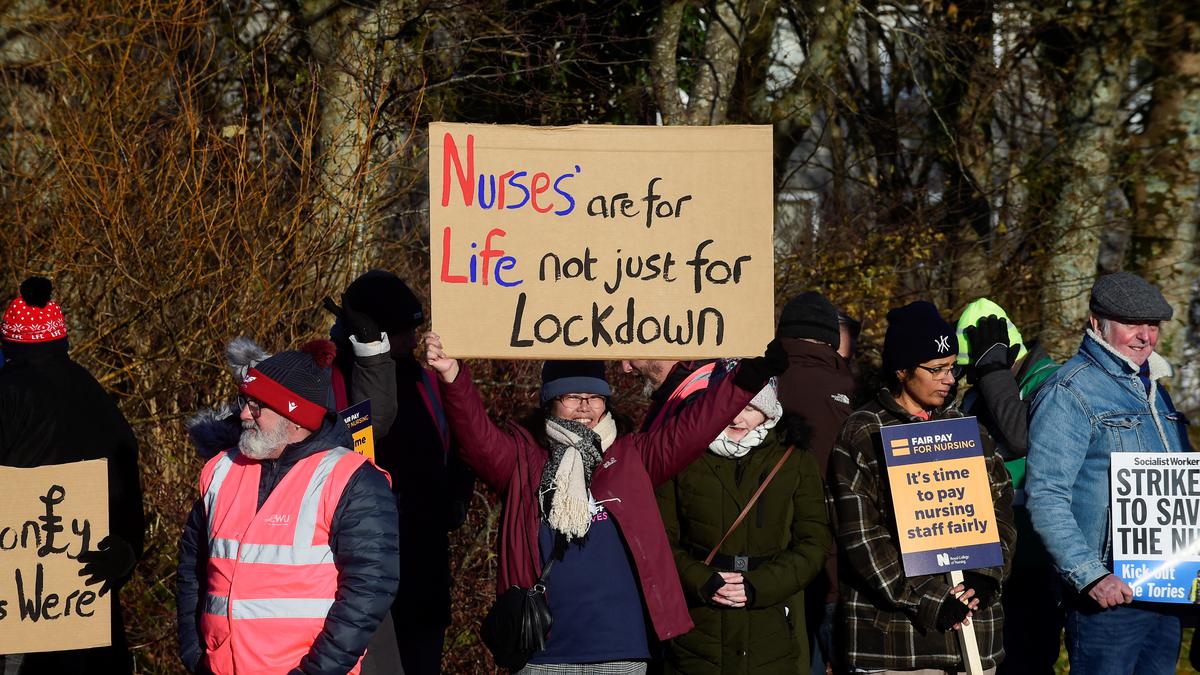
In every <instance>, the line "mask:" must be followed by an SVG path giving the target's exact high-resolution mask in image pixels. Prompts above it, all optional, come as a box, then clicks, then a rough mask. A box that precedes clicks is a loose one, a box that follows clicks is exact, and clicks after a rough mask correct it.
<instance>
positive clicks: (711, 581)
mask: <svg viewBox="0 0 1200 675" xmlns="http://www.w3.org/2000/svg"><path fill="white" fill-rule="evenodd" d="M724 585H725V580H724V579H722V578H721V575H720V574H719V573H717V572H713V573H712V576H711V577H709V578H708V581H706V582H704V585H703V586H701V587H700V596H701V597H703V598H704V602H707V603H708V604H710V605H712V604H716V603H714V602H713V601H712V598H713V596H714V595H716V594H717V591H719V590H721V587H722V586H724Z"/></svg>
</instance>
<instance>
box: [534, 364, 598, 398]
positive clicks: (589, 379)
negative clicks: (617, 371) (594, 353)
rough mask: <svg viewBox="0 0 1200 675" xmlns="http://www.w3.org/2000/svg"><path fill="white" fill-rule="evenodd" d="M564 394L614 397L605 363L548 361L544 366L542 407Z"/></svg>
mask: <svg viewBox="0 0 1200 675" xmlns="http://www.w3.org/2000/svg"><path fill="white" fill-rule="evenodd" d="M563 394H599V395H601V396H612V387H610V386H608V379H607V378H605V376H604V362H603V361H547V362H546V363H544V364H542V405H545V404H546V403H549V402H550V401H551V400H552V399H555V398H558V397H559V396H562V395H563Z"/></svg>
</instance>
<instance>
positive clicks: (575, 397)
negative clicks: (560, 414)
mask: <svg viewBox="0 0 1200 675" xmlns="http://www.w3.org/2000/svg"><path fill="white" fill-rule="evenodd" d="M606 400H608V397H607V396H580V395H579V394H564V395H562V396H559V397H558V402H559V403H561V404H563V405H565V406H567V407H570V408H582V407H584V406H588V407H589V408H590V407H592V406H597V405H601V404H603V403H604V402H605V401H606Z"/></svg>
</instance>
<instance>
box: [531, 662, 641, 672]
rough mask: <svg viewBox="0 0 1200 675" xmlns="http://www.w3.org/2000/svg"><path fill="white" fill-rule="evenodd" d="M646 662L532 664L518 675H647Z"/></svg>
mask: <svg viewBox="0 0 1200 675" xmlns="http://www.w3.org/2000/svg"><path fill="white" fill-rule="evenodd" d="M645 673H646V662H645V661H609V662H607V663H582V664H574V663H531V664H529V665H527V666H525V667H524V668H522V669H521V670H520V671H519V672H518V673H517V675H645Z"/></svg>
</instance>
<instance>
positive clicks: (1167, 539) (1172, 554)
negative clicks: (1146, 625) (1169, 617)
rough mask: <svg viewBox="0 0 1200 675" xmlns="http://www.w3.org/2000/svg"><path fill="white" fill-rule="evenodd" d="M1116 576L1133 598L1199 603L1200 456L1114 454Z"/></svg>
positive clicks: (1181, 454)
mask: <svg viewBox="0 0 1200 675" xmlns="http://www.w3.org/2000/svg"><path fill="white" fill-rule="evenodd" d="M1110 476H1111V480H1112V547H1113V573H1114V574H1116V575H1117V576H1118V577H1120V578H1121V579H1123V580H1125V582H1126V583H1127V584H1129V585H1130V587H1131V588H1133V599H1134V600H1145V601H1147V602H1171V603H1181V604H1200V455H1193V454H1191V453H1182V452H1180V453H1176V452H1172V453H1155V452H1114V453H1112V471H1111V474H1110Z"/></svg>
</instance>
